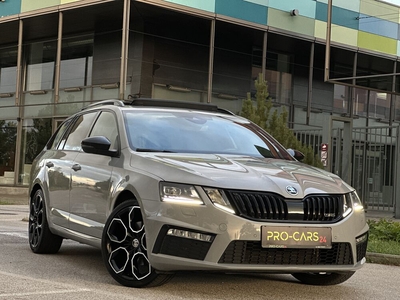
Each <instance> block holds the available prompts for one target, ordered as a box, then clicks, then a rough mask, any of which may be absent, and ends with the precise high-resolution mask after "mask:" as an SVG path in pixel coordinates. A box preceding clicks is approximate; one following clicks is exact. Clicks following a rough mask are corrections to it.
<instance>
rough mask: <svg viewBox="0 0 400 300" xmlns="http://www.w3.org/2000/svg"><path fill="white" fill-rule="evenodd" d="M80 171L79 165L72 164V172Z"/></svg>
mask: <svg viewBox="0 0 400 300" xmlns="http://www.w3.org/2000/svg"><path fill="white" fill-rule="evenodd" d="M80 169H82V168H81V165H80V164H74V165H73V166H72V170H74V171H79V170H80Z"/></svg>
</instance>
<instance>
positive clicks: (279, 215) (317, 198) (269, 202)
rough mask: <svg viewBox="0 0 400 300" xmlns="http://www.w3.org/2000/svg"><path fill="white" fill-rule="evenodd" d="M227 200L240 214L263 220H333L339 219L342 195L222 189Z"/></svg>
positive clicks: (328, 221) (329, 221)
mask: <svg viewBox="0 0 400 300" xmlns="http://www.w3.org/2000/svg"><path fill="white" fill-rule="evenodd" d="M225 193H226V195H227V197H228V199H229V201H230V202H231V204H232V206H233V207H234V209H235V210H236V211H237V212H238V214H239V215H240V216H242V217H244V218H247V219H251V220H255V221H265V220H277V221H279V220H282V221H296V222H301V221H303V222H327V223H331V222H335V221H338V220H340V219H341V216H342V209H343V201H344V196H343V195H308V196H306V197H305V198H304V199H286V198H284V197H282V196H280V195H278V194H274V193H264V192H247V191H236V190H226V191H225Z"/></svg>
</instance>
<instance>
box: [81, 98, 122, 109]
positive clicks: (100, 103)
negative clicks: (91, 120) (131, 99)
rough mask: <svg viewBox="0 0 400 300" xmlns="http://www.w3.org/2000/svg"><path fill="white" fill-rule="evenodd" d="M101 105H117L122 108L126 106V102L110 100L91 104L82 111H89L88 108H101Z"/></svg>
mask: <svg viewBox="0 0 400 300" xmlns="http://www.w3.org/2000/svg"><path fill="white" fill-rule="evenodd" d="M101 105H115V106H120V107H123V106H125V103H124V101H122V100H117V99H109V100H102V101H99V102H96V103H93V104H89V105H88V106H86V107H84V108H82V110H85V109H88V108H93V107H96V106H101Z"/></svg>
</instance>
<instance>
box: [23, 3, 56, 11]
mask: <svg viewBox="0 0 400 300" xmlns="http://www.w3.org/2000/svg"><path fill="white" fill-rule="evenodd" d="M54 5H60V0H35V1H32V0H22V2H21V12H27V11H31V10H35V9H40V8H45V7H50V6H54Z"/></svg>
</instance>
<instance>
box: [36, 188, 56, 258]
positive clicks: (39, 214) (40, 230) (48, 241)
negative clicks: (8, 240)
mask: <svg viewBox="0 0 400 300" xmlns="http://www.w3.org/2000/svg"><path fill="white" fill-rule="evenodd" d="M28 234H29V246H30V247H31V249H32V251H33V252H35V253H43V254H44V253H46V254H50V253H57V252H58V250H60V247H61V244H62V241H63V239H62V237H60V236H58V235H55V234H53V233H51V231H50V229H49V224H48V222H47V215H46V204H45V201H44V196H43V191H42V190H40V189H39V190H37V191H36V192H35V194H34V195H33V196H32V197H31V198H30V201H29V223H28Z"/></svg>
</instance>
